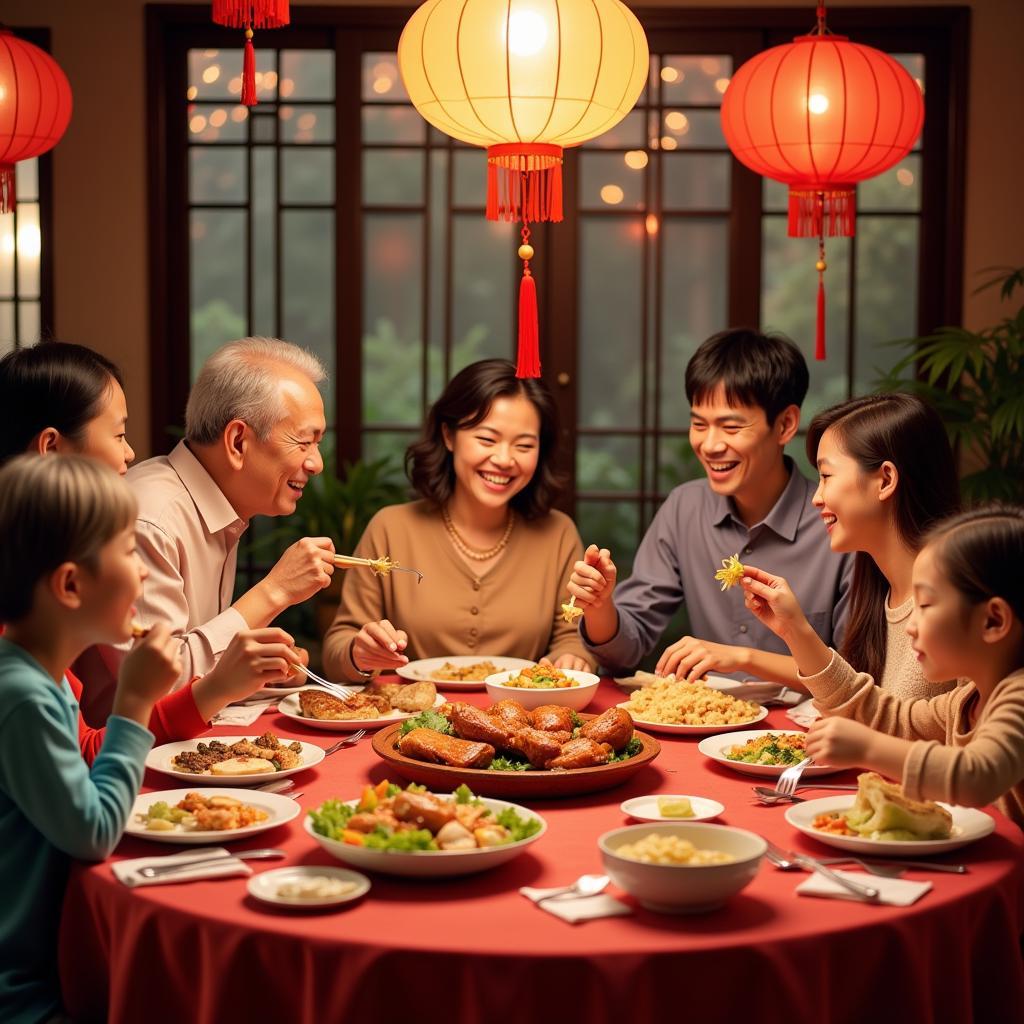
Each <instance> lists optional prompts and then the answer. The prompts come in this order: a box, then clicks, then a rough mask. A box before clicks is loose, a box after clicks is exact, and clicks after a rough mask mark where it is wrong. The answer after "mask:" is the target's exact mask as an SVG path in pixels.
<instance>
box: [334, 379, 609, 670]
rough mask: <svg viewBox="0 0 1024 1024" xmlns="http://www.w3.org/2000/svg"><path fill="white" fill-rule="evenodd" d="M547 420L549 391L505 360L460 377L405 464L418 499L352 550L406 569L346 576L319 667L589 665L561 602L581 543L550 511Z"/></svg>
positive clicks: (395, 509) (385, 512) (552, 481)
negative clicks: (467, 662) (447, 658)
mask: <svg viewBox="0 0 1024 1024" xmlns="http://www.w3.org/2000/svg"><path fill="white" fill-rule="evenodd" d="M557 439H558V424H557V416H556V410H555V404H554V400H553V398H552V397H551V393H550V392H549V391H548V390H547V388H546V387H545V386H544V384H543V383H542V382H541V381H539V380H520V379H519V378H517V377H516V376H515V367H514V366H513V364H512V363H510V362H508V361H506V360H504V359H485V360H482V361H480V362H477V363H473V364H472V365H470V366H467V367H466V368H465V369H464V370H462V371H461V372H460V373H458V374H457V375H456V376H455V377H454V378H453V379H452V380H451V382H450V383H449V384H448V386H447V387H446V388H445V390H444V393H443V394H442V395H441V397H440V398H439V399H438V400H437V402H435V403H434V405H433V406H432V408H431V409H430V412H429V414H428V416H427V422H426V425H425V427H424V436H423V440H421V441H420V442H418V443H417V444H414V445H412V446H411V447H410V449H409V451H408V452H407V454H406V471H407V472H408V474H409V478H410V480H411V481H412V485H413V487H414V488H415V490H416V491H417V493H418V494H419V495H420V500H418V501H412V502H409V503H407V504H405V505H392V506H390V507H389V508H385V509H382V510H381V511H380V512H378V513H377V515H376V516H374V518H373V520H372V521H371V522H370V524H369V526H367V528H366V532H365V533H364V534H363V537H362V539H361V540H360V541H359V545H358V546H357V548H356V551H355V554H356V555H357V556H360V557H371V558H376V557H380V556H382V555H389V556H390V557H391V558H392V559H394V560H395V561H398V562H400V563H401V564H402V565H406V566H415V567H416V568H417V569H419V570H420V571H421V572H422V573H423V581H422V583H421V584H420V585H419V586H417V585H416V582H415V580H414V579H413V578H412V577H410V576H408V575H406V574H404V573H392V574H391V575H389V576H376V575H374V574H373V573H368V572H360V571H358V570H357V571H354V572H353V571H349V572H348V573H347V575H346V578H345V582H344V585H343V586H342V594H341V605H340V607H339V608H338V613H337V615H336V616H335V619H334V622H333V623H332V624H331V627H330V629H329V630H328V631H327V634H326V636H325V637H324V646H323V664H324V671H325V672H326V673H327V675H329V676H331V677H332V678H336V679H337V678H342V679H347V680H350V681H354V680H357V679H359V678H360V677H363V676H366V675H368V674H369V673H371V672H372V671H374V670H384V671H393V670H394V669H396V668H398V667H399V666H401V665H404V664H407V663H408V662H409V660H410V659H417V658H425V657H431V656H438V655H451V654H480V655H509V656H513V657H521V658H529V659H531V660H536V659H539V658H547V659H549V660H550V661H552V662H553V663H554V664H555V665H556V666H557V667H559V668H578V669H590V668H591V667H592V665H591V662H590V660H589V657H588V655H587V654H586V652H585V650H584V649H583V645H582V643H581V642H580V640H579V634H578V632H577V630H576V627H575V625H574V624H569V623H566V622H564V621H563V620H562V616H561V608H560V606H561V604H562V602H563V601H564V600H565V599H566V598H565V587H566V583H567V581H568V579H569V575H570V574H571V572H572V566H573V563H574V562H575V561H576V559H578V558H579V557H580V556H581V553H582V544H581V542H580V537H579V533H578V532H577V530H576V527H575V526H574V524H573V522H572V520H571V519H569V518H568V516H565V515H563V514H562V513H561V512H558V511H555V510H554V509H552V507H551V505H552V502H553V500H554V497H555V495H556V493H557V489H558V486H557V485H558V478H557V475H556V473H555V471H554V468H553V465H552V460H553V456H554V449H555V445H556V443H557Z"/></svg>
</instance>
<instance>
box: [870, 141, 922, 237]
mask: <svg viewBox="0 0 1024 1024" xmlns="http://www.w3.org/2000/svg"><path fill="white" fill-rule="evenodd" d="M919 209H921V157H920V156H919V155H916V154H913V153H912V154H911V155H910V156H908V157H905V158H904V159H903V160H901V161H900V162H899V163H898V164H897V165H896V166H895V167H890V168H889V170H887V171H885V172H884V173H883V174H880V175H878V177H877V178H869V179H868V180H867V181H862V182H861V183H860V184H859V185H858V186H857V215H858V222H857V224H858V228H857V229H858V231H859V230H860V220H859V217H860V215H861V214H863V213H868V212H871V211H872V210H919Z"/></svg>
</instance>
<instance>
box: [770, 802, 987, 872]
mask: <svg viewBox="0 0 1024 1024" xmlns="http://www.w3.org/2000/svg"><path fill="white" fill-rule="evenodd" d="M852 796H853V794H851V796H823V797H821V798H820V799H818V800H805V801H804V802H803V803H799V804H792V805H791V806H790V807H789V808H788V809H787V811H786V821H788V822H789V823H790V825H792V826H793V828H796V829H799V830H800V831H801V832H803V834H804V835H805V836H810V837H811V838H812V839H817V840H818V842H820V843H824V844H825V845H826V846H834V847H836V848H837V849H840V850H849V851H851V852H853V853H860V854H868V855H871V854H874V855H876V856H878V855H884V856H886V857H920V856H922V855H927V854H930V853H945V852H946V851H947V850H956V849H958V848H959V847H961V846H966V845H967V844H968V843H973V842H975V841H976V840H978V839H984V837H985V836H987V835H989V833H991V832H993V831H994V830H995V827H996V823H995V820H994V819H993V818H992V817H991V816H990V815H988V814H986V813H985V812H984V811H977V810H975V809H974V808H973V807H955V806H953V805H952V804H943V803H940V804H939V806H940V807H945V808H946V810H947V811H949V813H950V814H952V815H953V834H952V835H951V836H950V837H949V839H920V840H916V841H913V842H901V841H899V840H895V839H866V838H865V837H863V836H837V835H835V833H832V832H821V831H819V830H818V829H816V828H813V827H812V825H811V822H812V821H813V820H814V819H815V818H816V817H817V816H818V815H819V814H825V813H827V812H828V811H846V810H849V809H850V808H851V807H852V806H853V799H852Z"/></svg>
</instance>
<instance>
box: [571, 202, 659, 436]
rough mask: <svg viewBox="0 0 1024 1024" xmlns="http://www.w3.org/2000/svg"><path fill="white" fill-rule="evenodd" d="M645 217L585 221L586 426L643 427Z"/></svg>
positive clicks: (582, 387)
mask: <svg viewBox="0 0 1024 1024" xmlns="http://www.w3.org/2000/svg"><path fill="white" fill-rule="evenodd" d="M645 238H646V231H645V229H644V219H643V217H639V216H637V217H629V216H623V217H587V216H583V217H581V218H580V247H579V325H580V326H579V332H580V333H579V339H580V361H579V393H580V394H581V395H600V396H601V400H600V401H585V402H581V403H580V406H581V408H580V425H581V426H588V427H614V426H629V427H636V426H639V425H640V374H641V360H640V350H641V335H640V331H641V323H642V317H641V308H642V295H643V292H642V287H643V259H644V240H645Z"/></svg>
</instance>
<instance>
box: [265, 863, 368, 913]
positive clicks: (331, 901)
mask: <svg viewBox="0 0 1024 1024" xmlns="http://www.w3.org/2000/svg"><path fill="white" fill-rule="evenodd" d="M324 876H326V877H327V878H336V879H337V880H338V881H339V882H355V885H356V887H355V888H354V889H353V890H352V891H351V892H347V893H345V894H344V895H343V896H324V897H321V898H318V899H303V898H302V897H299V896H278V894H277V890H278V887H279V886H281V885H284V884H285V883H286V882H298V881H301V880H302V879H304V878H321V877H324ZM246 888H247V889H248V890H249V895H250V896H255V897H256V899H258V900H262V902H264V903H273V904H274V905H275V906H278V907H295V908H296V909H298V910H302V909H304V908H306V907H309V908H311V909H312V908H316V907H336V906H339V905H340V904H342V903H351V902H352V901H353V900H358V899H360V898H361V897H363V896H365V895H366V894H367V893H368V892H369V891H370V880H369V879H368V878H367V877H366V875H361V874H360V873H359V872H358V871H349V870H348V869H347V868H333V867H318V866H316V865H297V866H295V867H291V868H274V869H273V870H272V871H264V872H262V873H261V874H259V875H253V876H252V877H251V878H250V879H249V881H248V882H247V883H246Z"/></svg>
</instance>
